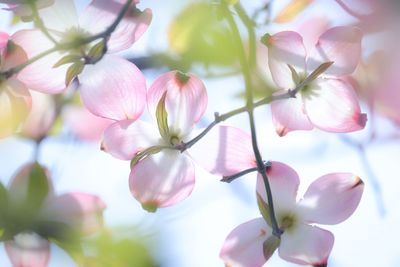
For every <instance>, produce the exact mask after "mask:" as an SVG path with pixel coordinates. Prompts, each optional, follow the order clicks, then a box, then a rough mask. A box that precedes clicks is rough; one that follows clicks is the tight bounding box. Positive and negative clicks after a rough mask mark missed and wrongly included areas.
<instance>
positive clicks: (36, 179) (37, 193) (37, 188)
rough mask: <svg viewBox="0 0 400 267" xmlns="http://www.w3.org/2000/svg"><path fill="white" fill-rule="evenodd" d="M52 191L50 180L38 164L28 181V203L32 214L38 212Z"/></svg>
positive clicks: (34, 166) (33, 167)
mask: <svg viewBox="0 0 400 267" xmlns="http://www.w3.org/2000/svg"><path fill="white" fill-rule="evenodd" d="M49 191H50V185H49V179H48V178H47V175H46V172H45V170H44V169H43V168H42V166H40V165H39V164H38V163H35V164H34V165H33V166H32V169H31V172H30V174H29V180H28V190H27V196H26V201H27V202H26V203H27V205H28V207H29V208H30V209H31V211H32V212H34V213H35V212H36V211H38V210H39V209H40V208H41V206H42V204H43V202H44V200H45V199H46V197H47V195H48V194H49Z"/></svg>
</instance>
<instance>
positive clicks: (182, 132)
mask: <svg viewBox="0 0 400 267" xmlns="http://www.w3.org/2000/svg"><path fill="white" fill-rule="evenodd" d="M182 75H185V74H181V73H179V72H177V71H171V72H167V73H165V74H164V75H162V76H160V77H159V78H158V79H157V80H155V81H154V83H153V84H152V86H151V87H150V89H149V91H148V94H147V103H148V107H149V110H150V113H151V114H153V116H154V118H155V112H156V107H157V105H158V102H159V101H160V99H161V97H162V96H163V94H164V92H165V91H168V93H167V96H166V100H165V103H166V110H167V113H168V126H169V129H170V132H171V133H172V134H174V135H177V136H178V137H181V138H182V137H184V136H186V135H187V134H188V133H189V132H190V131H191V130H192V128H193V126H194V124H195V123H196V122H197V121H198V120H199V119H200V118H201V116H202V115H203V113H204V112H205V110H206V108H207V101H208V98H207V92H206V88H205V86H204V84H203V82H202V81H201V80H200V79H199V78H197V77H196V76H195V75H193V74H187V78H188V80H187V81H181V80H180V78H179V77H181V76H182Z"/></svg>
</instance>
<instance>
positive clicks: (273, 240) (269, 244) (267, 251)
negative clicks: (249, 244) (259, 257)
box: [263, 235, 281, 260]
mask: <svg viewBox="0 0 400 267" xmlns="http://www.w3.org/2000/svg"><path fill="white" fill-rule="evenodd" d="M280 244H281V239H280V238H279V237H277V236H275V235H271V236H270V237H269V238H268V239H267V240H265V241H264V243H263V253H264V258H265V260H268V259H269V258H270V257H271V256H272V255H273V254H274V252H275V250H276V249H277V248H278V247H279V245H280Z"/></svg>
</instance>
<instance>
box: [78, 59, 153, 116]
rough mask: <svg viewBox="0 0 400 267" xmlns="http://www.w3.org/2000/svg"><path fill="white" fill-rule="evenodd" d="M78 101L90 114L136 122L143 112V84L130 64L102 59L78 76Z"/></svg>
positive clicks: (138, 73)
mask: <svg viewBox="0 0 400 267" xmlns="http://www.w3.org/2000/svg"><path fill="white" fill-rule="evenodd" d="M79 82H80V87H79V88H80V90H81V98H82V101H83V103H84V104H85V106H86V107H87V109H88V110H89V111H90V112H92V113H93V114H95V115H97V116H100V117H104V118H108V119H113V120H126V119H129V120H135V119H137V118H138V117H139V116H140V115H141V114H142V112H143V109H144V105H145V101H146V81H145V79H144V76H143V74H142V72H141V71H140V70H139V69H138V68H137V67H136V66H135V65H134V64H133V63H130V62H129V61H127V60H125V59H122V58H119V57H117V56H111V55H105V56H104V57H103V59H101V60H100V61H99V62H97V63H96V64H94V65H86V66H85V69H84V70H83V72H82V74H80V75H79Z"/></svg>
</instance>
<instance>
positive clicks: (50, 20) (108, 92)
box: [13, 0, 152, 120]
mask: <svg viewBox="0 0 400 267" xmlns="http://www.w3.org/2000/svg"><path fill="white" fill-rule="evenodd" d="M137 2H138V1H134V2H133V3H132V5H131V6H130V7H129V9H128V11H127V12H126V14H125V16H124V17H123V19H122V20H121V22H120V23H119V24H118V27H117V28H116V29H115V31H113V33H112V34H111V36H110V38H109V39H107V44H106V49H107V52H108V53H107V54H105V55H103V54H102V51H98V52H97V54H96V55H93V56H89V52H90V50H91V49H92V48H93V47H95V45H99V42H101V41H102V38H99V39H97V40H96V41H94V42H92V43H90V44H84V45H79V41H80V40H82V39H85V38H88V37H90V36H93V35H96V34H100V33H102V32H104V31H105V30H106V29H107V28H108V27H109V26H110V25H111V24H112V23H113V22H114V21H115V19H116V17H117V15H118V13H119V12H120V10H121V9H122V8H123V6H124V4H125V3H126V1H122V0H116V1H106V0H93V1H92V2H91V3H90V4H89V5H88V6H87V7H86V9H85V10H84V12H83V13H82V14H81V15H80V16H79V17H78V15H77V12H76V10H75V6H74V2H73V1H72V0H55V3H54V5H52V6H50V7H47V8H43V9H40V10H39V15H40V17H41V19H42V20H43V23H44V25H45V26H46V27H47V29H48V32H49V33H50V35H52V37H53V39H54V40H55V41H57V42H61V43H70V44H73V43H75V44H76V46H75V47H70V48H66V49H65V50H59V51H58V52H55V53H51V54H49V55H47V56H45V57H43V58H42V59H40V60H38V61H36V62H35V63H33V64H30V65H29V66H27V67H26V68H24V69H23V70H22V71H21V72H20V73H19V75H18V77H19V78H20V79H21V80H22V81H23V82H24V83H25V84H27V86H29V88H31V89H33V90H37V91H41V92H44V93H59V92H62V91H63V90H65V88H66V86H67V85H68V84H69V80H68V79H67V78H66V77H67V70H68V69H69V68H71V67H72V66H78V67H77V68H76V70H77V69H79V68H80V67H83V70H82V69H81V71H80V72H79V71H78V73H77V75H78V76H77V78H78V80H79V84H80V86H79V90H80V92H81V98H82V100H83V103H84V104H85V106H86V107H87V108H88V109H89V110H90V111H91V112H92V113H93V114H95V115H97V116H101V117H107V118H110V119H113V120H124V119H136V118H137V117H139V116H140V114H141V113H142V111H143V109H144V105H145V104H144V103H145V97H146V96H145V94H146V83H145V79H144V76H143V74H142V73H141V71H140V70H139V69H138V68H137V67H136V66H135V65H134V64H133V63H130V62H129V61H127V60H125V59H123V58H120V57H118V56H115V55H113V54H111V53H115V52H120V51H122V50H124V49H127V48H129V47H130V46H131V45H132V44H133V43H134V42H136V41H137V40H138V39H139V38H140V36H142V34H143V33H144V32H145V31H146V30H147V28H148V26H149V24H150V21H151V18H152V13H151V10H150V9H145V10H144V11H140V10H139V9H137V8H136V4H137ZM13 40H14V41H15V42H16V43H17V44H19V45H21V46H22V47H24V48H25V49H26V52H27V54H28V57H29V58H32V57H34V56H36V55H38V54H40V53H41V52H43V51H46V50H47V49H51V48H53V47H54V43H53V41H52V40H50V39H49V38H47V37H46V36H45V35H44V34H43V33H42V32H41V31H40V30H38V29H34V30H21V31H19V32H17V33H15V34H14V35H13ZM100 50H101V49H100ZM65 56H70V57H71V56H72V57H74V58H75V59H74V60H73V62H74V63H65V64H61V65H60V66H55V64H56V63H58V62H59V61H60V60H61V59H62V58H65ZM79 66H80V67H79ZM73 76H74V75H73ZM68 78H71V77H68Z"/></svg>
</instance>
